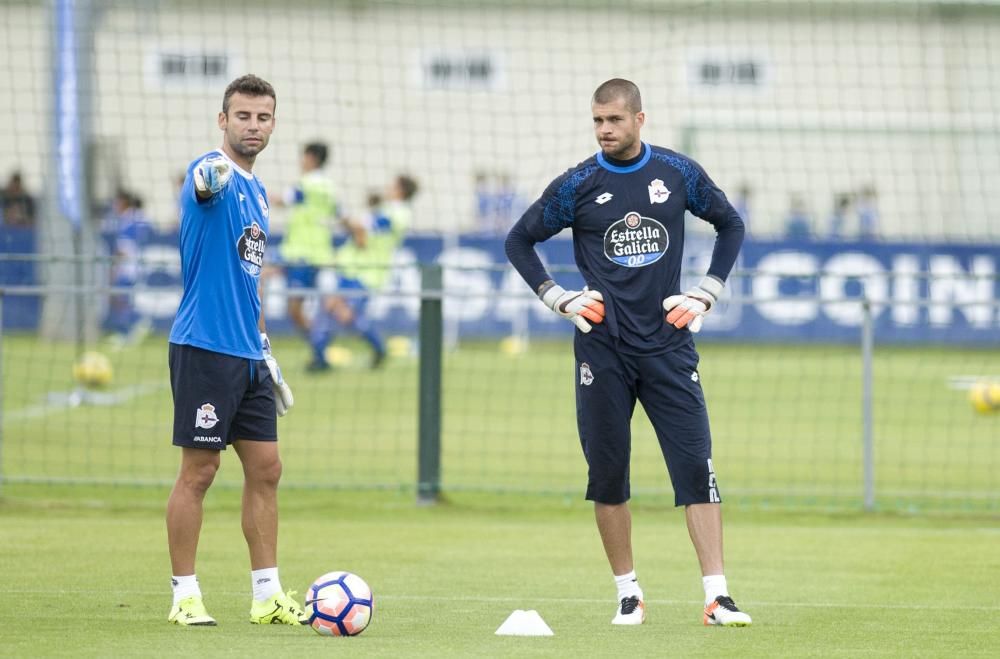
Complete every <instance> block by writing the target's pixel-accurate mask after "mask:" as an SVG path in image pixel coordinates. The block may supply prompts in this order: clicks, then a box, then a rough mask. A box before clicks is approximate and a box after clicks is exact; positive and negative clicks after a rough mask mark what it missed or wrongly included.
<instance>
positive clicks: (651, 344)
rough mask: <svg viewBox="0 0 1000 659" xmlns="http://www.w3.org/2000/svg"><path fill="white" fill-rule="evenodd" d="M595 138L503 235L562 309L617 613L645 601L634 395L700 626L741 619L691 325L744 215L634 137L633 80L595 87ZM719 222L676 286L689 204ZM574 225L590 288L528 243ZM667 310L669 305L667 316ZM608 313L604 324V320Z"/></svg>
mask: <svg viewBox="0 0 1000 659" xmlns="http://www.w3.org/2000/svg"><path fill="white" fill-rule="evenodd" d="M591 112H592V115H593V122H594V123H593V125H594V134H595V137H596V138H597V142H598V144H599V146H600V150H599V151H598V152H597V153H596V154H595V155H593V156H591V157H590V158H587V159H586V160H584V161H583V162H581V163H580V164H578V165H576V166H575V167H572V168H570V169H569V170H568V171H566V172H565V173H564V174H562V175H561V176H559V177H557V178H556V179H555V180H553V181H552V182H551V183H550V184H549V185H548V187H547V188H546V189H545V192H544V193H542V196H541V197H540V198H539V199H538V200H537V201H536V202H535V203H534V204H532V205H531V207H530V208H528V210H527V212H526V213H525V214H524V215H523V216H522V217H521V219H520V220H519V221H518V223H517V224H516V225H515V226H514V228H513V229H511V231H510V234H509V235H508V237H507V242H506V251H507V257H508V258H509V259H510V262H511V263H512V264H513V265H514V267H515V268H516V269H517V271H518V272H519V273H520V275H521V276H522V277H523V278H524V280H525V281H526V282H527V283H528V285H529V286H530V287H531V290H532V291H534V292H535V294H537V295H538V297H539V298H540V299H541V300H542V302H543V303H544V304H545V305H546V306H547V307H549V308H550V309H552V310H553V311H554V312H556V313H557V314H559V315H560V316H563V317H564V318H566V319H567V320H569V321H571V322H572V323H573V324H574V325H576V328H577V330H578V331H576V332H574V338H573V350H574V355H575V357H576V369H575V370H576V373H575V374H576V379H575V384H576V420H577V428H578V431H579V435H580V443H581V446H582V448H583V454H584V456H585V457H586V460H587V466H588V474H587V475H588V482H587V492H586V497H587V499H588V500H591V501H593V502H594V516H595V518H596V522H597V528H598V530H599V532H600V536H601V540H602V542H603V544H604V551H605V554H606V556H607V559H608V563H609V564H610V567H611V572H612V576H613V577H614V583H615V586H616V588H617V591H618V596H617V600H616V602H617V606H616V607H615V616H614V618H613V619H612V620H611V624H613V625H639V624H642V623H643V622H644V621H645V618H646V607H645V601H644V594H643V591H642V588H641V587H640V586H639V580H638V577H637V576H636V572H635V563H634V560H633V555H632V513H631V511H630V509H629V504H628V501H629V499H630V497H631V488H630V481H629V472H630V460H631V450H632V435H631V423H632V416H633V413H634V411H635V404H636V402H637V401H638V402H641V403H642V407H643V409H644V410H645V411H646V414H647V416H648V417H649V419H650V421H651V422H652V425H653V428H654V430H655V431H656V436H657V439H658V440H659V444H660V449H661V451H662V453H663V456H664V459H665V461H666V465H667V471H668V472H669V475H670V480H671V483H672V484H673V488H674V503H675V505H676V506H678V507H680V506H683V507H684V514H685V519H686V521H687V527H688V532H689V534H690V537H691V541H692V543H693V544H694V548H695V553H696V554H697V556H698V561H699V563H700V566H701V573H702V586H703V588H704V592H705V608H704V609H703V617H702V620H703V622H704V624H706V625H725V626H746V625H749V624H750V623H751V620H750V616H749V615H747V614H746V613H744V612H742V611H740V610H739V609H738V608H737V606H736V604H735V603H734V602H733V599H732V598H731V597H730V596H729V591H728V586H727V584H726V577H725V574H724V572H723V552H722V512H721V506H720V504H721V501H722V498H721V495H720V493H719V487H718V483H717V481H716V477H715V470H714V468H713V466H712V437H711V432H710V430H709V423H708V411H707V408H706V405H705V397H704V393H703V392H702V385H701V377H700V375H699V373H698V361H699V356H698V352H697V350H696V349H695V345H694V340H693V338H692V333H693V332H697V331H698V330H699V329H700V328H701V323H702V318H703V316H704V315H705V314H707V313H708V312H709V311H710V310H711V309H712V308H713V307H714V306H715V303H716V301H717V300H718V298H719V296H720V295H721V293H722V290H723V286H724V282H725V280H726V278H727V277H728V276H729V273H730V271H731V270H732V267H733V265H734V263H735V262H736V258H737V256H738V254H739V251H740V247H741V246H742V244H743V235H744V229H743V221H742V220H741V219H740V216H739V214H738V213H737V211H736V209H735V208H733V206H732V205H731V204H730V203H729V201H728V200H727V199H726V196H725V194H723V192H722V191H721V190H720V189H719V188H718V187H716V185H715V183H713V182H712V180H711V179H710V178H709V177H708V174H706V173H705V171H704V170H703V169H702V168H701V166H700V165H698V164H697V163H696V162H695V161H693V160H691V159H690V158H688V157H687V156H684V155H681V154H679V153H676V152H674V151H671V150H669V149H665V148H662V147H658V146H652V145H650V144H646V143H645V142H642V141H641V139H640V130H641V128H642V126H643V124H644V123H645V118H646V115H645V113H644V112H643V111H642V99H641V96H640V94H639V89H638V87H636V85H635V84H634V83H632V82H630V81H628V80H623V79H620V78H615V79H612V80H608V81H606V82H604V83H603V84H601V85H600V86H599V87H598V88H597V90H596V91H595V92H594V95H593V97H592V98H591ZM688 211H690V212H691V213H692V214H693V215H695V216H697V217H700V218H702V219H704V220H705V221H706V222H708V223H710V224H711V225H712V226H713V227H714V228H715V231H716V240H715V247H714V249H713V251H712V260H711V263H710V264H709V267H708V272H707V274H706V275H705V277H703V278H702V280H701V282H700V283H699V284H698V285H697V286H695V287H693V288H690V289H688V290H687V291H685V292H683V293H681V292H680V291H681V289H680V285H681V269H682V266H683V246H684V232H685V216H686V214H687V212H688ZM567 228H569V229H572V232H573V252H574V254H575V257H576V264H577V267H578V269H579V271H580V274H581V275H582V276H583V279H584V281H585V283H586V286H584V288H583V289H582V290H579V291H572V290H569V291H568V290H565V289H563V288H562V287H561V286H559V285H558V284H557V283H556V282H555V281H554V280H553V279H552V277H551V276H550V275H549V273H548V271H547V270H546V269H545V266H544V265H543V264H542V262H541V260H540V259H539V257H538V254H537V252H536V251H535V245H536V244H537V243H539V242H542V241H545V240H548V239H549V238H552V237H553V236H555V235H556V234H558V233H559V232H560V231H562V230H563V229H567ZM664 315H665V317H664ZM605 321H607V322H605Z"/></svg>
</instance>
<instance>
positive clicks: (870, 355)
mask: <svg viewBox="0 0 1000 659" xmlns="http://www.w3.org/2000/svg"><path fill="white" fill-rule="evenodd" d="M861 316H862V322H861V379H862V382H861V442H862V461H863V462H864V496H865V510H868V511H871V510H874V509H875V446H874V444H875V438H874V430H873V423H874V412H873V410H872V406H873V399H874V394H875V389H874V381H873V380H874V368H873V363H872V362H873V359H874V351H875V322H874V319H873V318H872V304H871V300H869V299H868V298H867V297H865V299H864V300H863V301H862V303H861Z"/></svg>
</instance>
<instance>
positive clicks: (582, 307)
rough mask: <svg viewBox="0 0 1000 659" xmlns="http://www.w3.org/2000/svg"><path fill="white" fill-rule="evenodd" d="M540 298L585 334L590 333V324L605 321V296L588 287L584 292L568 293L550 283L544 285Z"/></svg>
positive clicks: (557, 285) (584, 288)
mask: <svg viewBox="0 0 1000 659" xmlns="http://www.w3.org/2000/svg"><path fill="white" fill-rule="evenodd" d="M538 297H539V298H541V300H542V302H544V303H545V306H547V307H548V308H549V309H552V310H553V311H555V312H556V313H557V314H559V315H560V316H562V317H563V318H566V319H568V320H570V321H572V323H573V324H574V325H576V326H577V328H578V329H579V330H580V331H581V332H583V333H587V332H589V331H590V323H600V322H603V321H604V296H603V295H601V293H600V291H592V290H590V289H589V288H587V287H586V286H584V287H583V290H582V291H567V290H565V289H564V288H563V287H562V286H560V285H559V284H556V283H555V282H548V284H547V285H546V284H543V285H542V289H541V290H540V291H539V293H538ZM587 321H590V322H589V323H588V322H587Z"/></svg>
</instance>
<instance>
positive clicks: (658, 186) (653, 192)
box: [649, 178, 670, 204]
mask: <svg viewBox="0 0 1000 659" xmlns="http://www.w3.org/2000/svg"><path fill="white" fill-rule="evenodd" d="M669 197H670V190H667V186H665V185H664V184H663V181H661V180H660V179H658V178H656V179H653V180H652V181H650V183H649V203H651V204H662V203H663V202H665V201H666V200H667V199H668V198H669Z"/></svg>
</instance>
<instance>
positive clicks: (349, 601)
mask: <svg viewBox="0 0 1000 659" xmlns="http://www.w3.org/2000/svg"><path fill="white" fill-rule="evenodd" d="M374 611H375V597H374V596H373V595H372V589H371V588H369V587H368V584H366V583H365V581H364V579H362V578H361V577H359V576H358V575H356V574H352V573H350V572H327V573H326V574H324V575H323V576H321V577H320V578H318V579H316V581H314V582H313V584H312V585H311V586H309V592H308V593H307V594H306V613H308V614H309V624H310V626H312V628H313V629H314V630H316V633H317V634H321V635H323V636H357V635H358V634H360V633H361V632H363V631H365V628H366V627H368V623H370V622H371V621H372V613H373V612H374Z"/></svg>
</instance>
